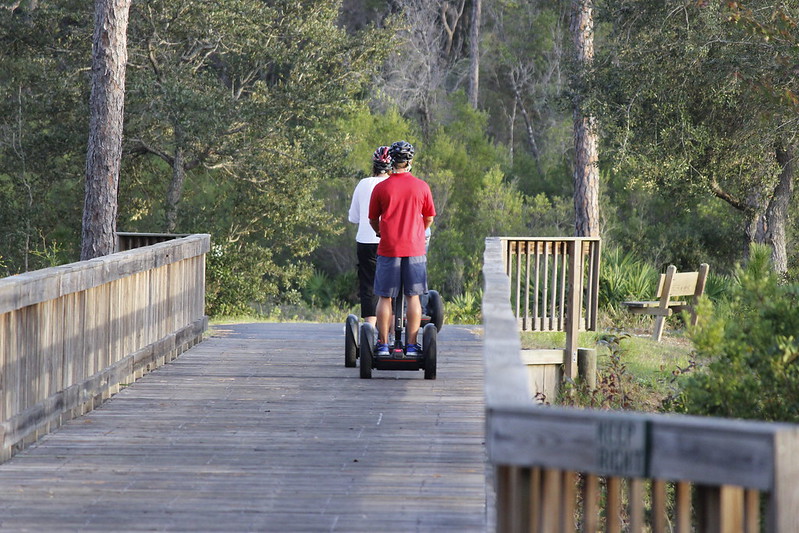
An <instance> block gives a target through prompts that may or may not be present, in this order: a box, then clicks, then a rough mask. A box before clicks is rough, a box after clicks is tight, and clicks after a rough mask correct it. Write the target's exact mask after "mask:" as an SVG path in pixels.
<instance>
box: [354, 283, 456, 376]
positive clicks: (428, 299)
mask: <svg viewBox="0 0 799 533" xmlns="http://www.w3.org/2000/svg"><path fill="white" fill-rule="evenodd" d="M420 300H421V304H422V323H421V325H420V326H419V328H420V329H421V330H422V331H424V328H425V326H427V324H433V325H434V326H435V327H436V331H441V328H442V327H444V303H443V302H442V300H441V295H440V294H439V293H438V291H435V290H431V291H428V292H427V294H423V295H422V296H420ZM359 329H360V319H359V318H358V317H357V316H356V315H354V314H350V315H347V319H346V320H345V321H344V366H345V367H347V368H355V366H357V360H358V357H360V353H359V352H360V350H359V346H360V340H359ZM372 329H374V328H372ZM375 339H376V337H375ZM422 340H423V341H424V335H422ZM374 342H376V341H373V343H372V344H374ZM423 345H424V343H423Z"/></svg>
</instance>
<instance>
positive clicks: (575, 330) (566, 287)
mask: <svg viewBox="0 0 799 533" xmlns="http://www.w3.org/2000/svg"><path fill="white" fill-rule="evenodd" d="M498 239H499V243H500V246H501V252H500V253H501V258H502V260H503V263H502V264H503V266H504V270H505V274H507V275H508V276H509V277H510V279H511V287H512V289H511V294H510V302H511V306H512V308H513V311H514V316H515V317H516V322H517V324H518V327H519V329H521V330H522V331H563V332H565V333H566V344H565V346H564V349H563V351H562V352H561V353H560V354H558V353H557V352H558V351H557V350H526V353H525V358H524V359H525V363H526V365H527V367H528V369H529V374H530V379H531V382H532V383H537V384H538V388H537V390H535V391H533V392H535V393H538V394H541V395H543V396H541V397H544V396H545V397H547V398H549V399H551V398H552V397H554V396H555V395H556V394H557V390H558V388H559V384H560V380H561V377H562V376H563V375H565V376H566V377H568V378H569V379H576V378H577V375H578V366H579V365H580V364H581V363H583V361H580V359H579V358H580V356H581V355H582V356H584V357H589V358H590V357H592V356H593V355H594V354H595V352H594V351H593V350H591V351H588V350H581V349H580V348H579V347H578V337H579V332H580V331H581V330H582V331H586V330H588V331H594V330H596V314H597V307H598V302H599V256H600V249H601V241H600V239H599V238H594V237H541V238H530V237H499V238H498Z"/></svg>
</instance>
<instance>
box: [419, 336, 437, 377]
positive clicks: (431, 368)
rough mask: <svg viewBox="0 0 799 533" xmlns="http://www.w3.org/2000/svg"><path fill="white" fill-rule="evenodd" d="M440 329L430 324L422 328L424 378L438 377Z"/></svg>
mask: <svg viewBox="0 0 799 533" xmlns="http://www.w3.org/2000/svg"><path fill="white" fill-rule="evenodd" d="M437 336H438V330H437V329H436V326H435V325H434V324H428V325H426V326H425V327H424V329H423V330H422V355H423V356H424V379H436V359H437V355H438V347H437V345H436V343H437Z"/></svg>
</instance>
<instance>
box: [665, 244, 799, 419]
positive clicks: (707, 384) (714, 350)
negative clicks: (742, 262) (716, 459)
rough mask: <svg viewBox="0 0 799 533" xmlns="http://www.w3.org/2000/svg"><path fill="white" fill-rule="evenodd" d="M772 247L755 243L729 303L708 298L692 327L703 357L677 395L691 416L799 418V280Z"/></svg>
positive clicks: (697, 352)
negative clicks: (775, 260)
mask: <svg viewBox="0 0 799 533" xmlns="http://www.w3.org/2000/svg"><path fill="white" fill-rule="evenodd" d="M769 258H770V251H769V250H768V249H767V248H766V247H764V246H753V247H752V249H751V252H750V261H749V263H748V264H747V265H746V267H745V268H740V269H738V271H737V273H736V275H737V281H738V283H737V284H735V285H734V286H733V287H732V288H731V290H730V293H729V297H728V299H727V300H726V303H725V304H723V305H721V306H719V307H718V308H717V309H716V310H715V311H714V310H713V309H711V304H710V302H709V301H707V300H705V301H704V302H703V304H702V306H701V308H700V310H699V314H700V316H701V317H704V318H703V319H702V320H700V322H699V324H698V325H697V326H696V327H695V328H694V329H693V330H692V331H691V332H690V336H691V339H692V340H693V342H694V345H695V347H696V359H697V361H698V362H700V363H703V364H701V365H700V368H699V370H698V371H697V372H695V373H692V374H688V375H687V376H686V379H685V380H684V382H683V383H682V386H683V390H682V393H681V394H680V395H679V396H678V398H677V400H676V406H677V408H678V409H679V410H682V411H684V412H686V413H692V414H704V415H713V416H724V417H736V418H750V419H759V420H770V421H790V422H797V421H799V341H798V340H797V331H799V285H797V284H795V283H781V282H780V280H779V279H778V276H777V275H776V274H774V273H773V271H772V269H771V265H770V259H769Z"/></svg>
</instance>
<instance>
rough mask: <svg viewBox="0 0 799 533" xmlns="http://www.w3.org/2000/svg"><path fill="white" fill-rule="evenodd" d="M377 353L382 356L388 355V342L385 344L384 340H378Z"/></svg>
mask: <svg viewBox="0 0 799 533" xmlns="http://www.w3.org/2000/svg"><path fill="white" fill-rule="evenodd" d="M375 355H378V356H380V357H385V356H387V355H388V344H383V343H382V342H378V343H377V346H375Z"/></svg>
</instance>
